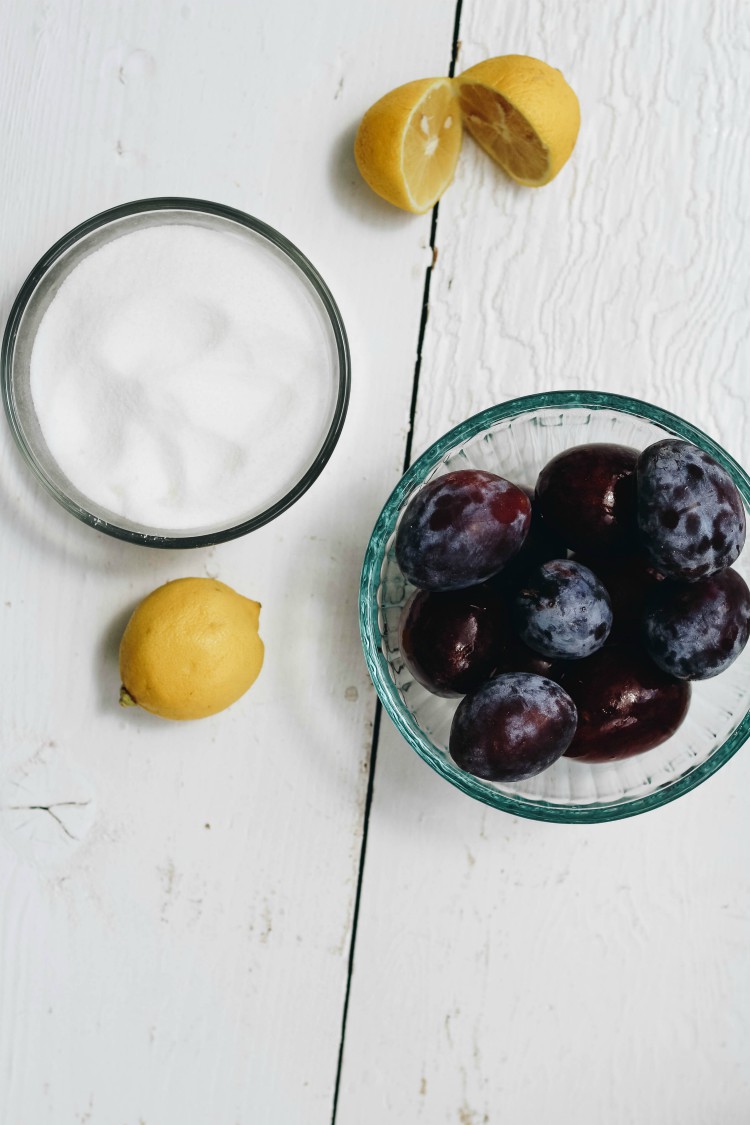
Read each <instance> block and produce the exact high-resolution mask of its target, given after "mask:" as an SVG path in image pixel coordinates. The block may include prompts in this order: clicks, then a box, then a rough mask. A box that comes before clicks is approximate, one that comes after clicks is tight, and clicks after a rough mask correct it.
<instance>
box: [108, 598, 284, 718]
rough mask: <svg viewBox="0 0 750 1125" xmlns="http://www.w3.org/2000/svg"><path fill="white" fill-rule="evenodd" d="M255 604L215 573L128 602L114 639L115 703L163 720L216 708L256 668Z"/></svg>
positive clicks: (249, 680) (243, 686)
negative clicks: (118, 684)
mask: <svg viewBox="0 0 750 1125" xmlns="http://www.w3.org/2000/svg"><path fill="white" fill-rule="evenodd" d="M259 616H260V605H259V603H258V602H253V601H251V600H250V599H249V598H245V597H243V596H242V595H241V594H238V593H237V592H236V591H235V590H233V589H232V588H231V587H230V586H226V585H225V584H224V583H223V582H218V581H217V580H216V579H215V578H178V579H176V580H175V581H173V582H167V583H166V585H164V586H160V587H159V588H158V589H157V590H154V591H153V593H151V594H149V595H148V597H146V598H144V599H143V601H142V602H141V603H140V605H138V606H137V607H136V609H135V610H134V611H133V614H132V616H131V618H130V620H129V621H128V623H127V625H126V627H125V632H124V633H123V636H122V641H121V642H120V677H121V679H122V690H121V692H120V703H121V704H122V705H123V706H132V705H134V704H138V705H139V706H140V707H143V708H145V710H146V711H151V712H153V714H155V715H161V716H163V718H165V719H203V718H205V717H206V716H207V715H215V714H216V713H217V711H223V710H224V708H225V707H229V706H230V704H232V703H234V702H235V701H236V700H238V699H239V698H240V696H241V695H244V693H245V692H246V691H247V689H248V688H249V687H250V686H251V684H253V683H254V682H255V680H256V679H257V677H258V674H259V672H260V670H261V667H262V665H263V642H262V640H261V639H260V637H259V636H258V619H259Z"/></svg>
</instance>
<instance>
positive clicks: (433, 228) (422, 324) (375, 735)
mask: <svg viewBox="0 0 750 1125" xmlns="http://www.w3.org/2000/svg"><path fill="white" fill-rule="evenodd" d="M462 7H463V0H456V12H455V16H454V19H453V40H452V42H451V61H450V66H449V67H448V75H449V77H450V78H452V77H453V75H454V74H455V70H456V56H457V55H458V49H459V38H458V36H459V31H460V26H461V8H462ZM439 210H440V204H439V203H436V204H435V206H434V208H433V211H432V223H431V225H430V250H431V251H432V259H431V261H430V264H429V265H428V266H427V269H426V270H425V277H424V291H423V293H422V314H421V316H420V320H419V333H418V335H417V358H416V361H415V364H414V382H413V384H412V391H411V403H410V404H409V429H408V433H407V435H406V445H405V447H404V465H403V469H402V472H404V473H405V472H406V470H407V469H408V468H409V465H410V464H411V449H412V441H413V439H414V420H415V417H416V413H417V398H418V395H419V375H420V372H421V370H422V346H423V344H424V335H425V329H426V327H427V316H428V310H429V302H430V282H431V281H432V271H433V269H434V268H435V262H436V260H437V241H436V239H437V224H438V213H439ZM382 714H383V706H382V704H381V702H380V700H379V699H378V700H377V701H376V703H375V717H374V720H373V724H372V745H371V748H370V764H369V769H368V774H367V793H366V795H365V808H364V814H363V822H362V844H361V846H360V850H359V867H358V870H357V886H356V890H355V893H354V910H353V912H352V934H351V939H350V941H349V960H348V966H347V974H346V990H345V993H344V1006H343V1009H342V1013H341V1036H340V1039H339V1053H338V1061H337V1064H336V1082H335V1085H334V1089H333V1109H332V1113H331V1125H336V1115H337V1113H338V1105H339V1090H340V1088H341V1072H342V1066H343V1061H344V1042H345V1040H346V1023H347V1017H348V1015H349V997H350V994H351V984H352V973H353V971H354V948H355V945H356V942H357V926H358V923H359V905H360V900H361V898H362V881H363V877H364V871H365V855H366V853H367V833H368V828H369V824H370V811H371V809H372V794H373V787H374V782H375V765H376V762H377V757H378V741H379V739H380V720H381V717H382Z"/></svg>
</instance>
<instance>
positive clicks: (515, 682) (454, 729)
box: [449, 672, 576, 781]
mask: <svg viewBox="0 0 750 1125" xmlns="http://www.w3.org/2000/svg"><path fill="white" fill-rule="evenodd" d="M575 729H576V709H575V705H574V703H573V701H572V699H571V698H570V696H569V695H568V694H567V693H566V692H565V691H563V689H562V688H561V687H560V685H559V684H556V683H554V682H553V681H552V680H548V679H546V678H545V677H544V676H534V675H529V674H527V673H524V672H511V673H508V674H507V675H503V676H496V677H495V678H494V679H492V680H489V681H488V682H487V683H486V684H484V685H483V686H482V687H480V688H479V689H478V690H477V691H475V692H473V693H472V694H471V695H467V696H465V697H464V698H463V699H462V700H461V702H460V703H459V705H458V710H457V711H456V714H455V715H454V717H453V725H452V726H451V733H450V741H449V749H450V754H451V757H452V758H453V760H454V762H456V764H457V765H459V766H460V767H461V769H463V770H466V771H467V772H468V773H472V774H474V775H475V777H481V778H484V780H485V781H522V780H523V779H524V778H526V777H533V776H534V774H537V773H541V771H542V770H545V769H547V767H548V766H551V765H552V763H553V762H555V761H557V759H558V758H559V757H560V756H561V755H562V754H564V753H565V751H566V750H567V748H568V746H569V745H570V743H571V740H572V738H573V735H574V734H575Z"/></svg>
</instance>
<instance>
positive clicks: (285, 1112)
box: [0, 0, 454, 1125]
mask: <svg viewBox="0 0 750 1125" xmlns="http://www.w3.org/2000/svg"><path fill="white" fill-rule="evenodd" d="M0 7H2V15H3V19H2V36H0V149H1V150H2V154H3V159H2V165H1V167H0V178H1V181H2V190H1V191H0V235H1V243H2V254H3V271H2V278H1V279H0V312H1V313H2V316H3V320H4V318H5V316H6V315H7V313H8V311H9V308H10V303H11V300H12V297H13V295H14V293H15V292H16V290H17V289H18V287H19V286H20V284H21V282H22V280H23V277H24V276H25V274H26V272H27V271H28V270H29V269H30V268H31V266H32V264H33V263H34V262H35V261H36V259H37V258H38V256H39V255H40V254H41V253H42V252H43V251H44V250H45V249H46V248H47V246H49V245H50V244H51V243H52V241H54V239H56V238H57V237H58V236H59V235H60V234H62V233H63V232H64V231H65V230H67V229H69V228H70V227H71V226H73V225H74V224H75V223H77V222H79V221H80V220H82V219H84V218H85V217H87V216H88V215H90V214H93V213H94V212H96V211H98V210H100V209H102V208H104V207H106V206H110V205H112V204H115V203H119V202H123V201H125V200H127V199H133V198H137V197H141V196H146V195H156V194H160V193H169V194H183V195H194V196H203V197H206V198H209V199H215V200H219V201H222V202H225V203H228V204H232V205H235V206H239V207H241V208H244V209H245V210H248V211H250V212H251V213H253V214H255V215H257V216H259V217H260V218H262V219H264V220H265V221H267V222H270V223H271V224H273V225H275V226H277V227H279V228H280V229H281V230H282V231H283V232H284V233H285V234H286V235H287V236H288V237H290V238H291V239H292V240H293V241H296V242H297V243H298V245H299V246H300V247H301V248H302V249H303V250H304V251H305V252H306V253H307V254H308V255H309V256H310V257H311V258H312V260H313V261H314V262H315V264H316V265H317V266H318V268H319V269H320V271H321V272H322V274H323V276H324V277H325V278H326V280H327V281H328V282H329V284H330V286H331V288H332V289H333V291H334V293H335V294H336V296H337V297H338V299H339V302H340V305H341V308H342V312H343V315H344V319H345V321H346V324H347V326H348V328H349V332H350V338H351V345H352V357H353V377H354V385H353V393H352V402H351V408H350V414H349V419H348V422H347V426H346V429H345V432H344V436H343V438H342V440H341V442H340V445H339V447H338V449H337V450H336V453H335V455H334V457H333V459H332V461H331V463H330V465H329V466H328V468H327V470H326V472H325V473H324V475H323V477H322V478H321V479H320V480H319V481H318V482H317V483H316V485H315V486H314V487H313V488H312V490H311V491H310V492H309V493H308V494H307V495H306V496H305V497H304V498H303V499H302V500H301V501H300V502H299V503H298V504H297V505H296V506H295V507H294V508H293V509H291V510H290V511H289V512H287V513H286V514H285V515H284V516H282V517H281V518H280V519H278V520H277V521H276V522H275V523H273V524H272V525H270V526H269V527H267V528H265V529H263V530H261V531H259V532H257V533H255V534H253V535H252V536H250V537H248V538H247V539H245V540H242V541H239V542H236V543H233V544H228V545H224V546H222V547H220V548H217V549H216V550H213V551H212V550H207V551H200V552H192V553H191V552H183V553H178V552H167V553H160V552H147V551H143V550H139V549H137V548H134V547H130V546H128V545H125V544H121V543H118V542H116V541H115V540H111V539H107V538H105V537H102V536H99V535H97V534H95V533H94V532H92V531H91V530H90V529H89V528H86V527H84V526H83V525H80V524H78V523H77V522H76V521H75V520H73V519H72V518H71V517H69V516H68V515H66V514H65V513H64V512H63V511H62V509H60V508H58V506H57V505H56V504H55V503H54V501H53V500H51V499H50V498H48V497H47V496H46V494H45V493H44V492H43V491H42V490H41V489H40V488H39V487H38V486H37V485H36V483H35V481H34V480H33V479H32V477H31V475H30V473H29V472H28V471H27V470H26V469H25V467H24V466H23V464H22V463H21V461H20V458H19V456H18V454H17V453H16V450H15V448H14V447H13V446H12V442H11V439H10V436H9V433H8V432H7V428H6V427H5V426H4V425H3V426H2V427H1V428H0V518H1V519H2V525H3V533H2V536H0V574H2V591H1V592H0V614H1V615H2V646H1V647H0V681H1V682H2V685H3V695H2V707H1V709H0V728H1V739H0V741H1V743H2V751H1V753H0V801H2V804H3V809H2V811H1V812H0V1122H2V1123H3V1125H47V1123H49V1125H77V1123H78V1122H81V1123H82V1122H90V1123H92V1125H206V1123H208V1122H211V1123H215V1125H237V1123H241V1125H256V1123H257V1125H261V1123H262V1125H323V1123H327V1122H328V1121H330V1115H331V1105H332V1099H333V1086H334V1079H335V1074H336V1065H337V1055H338V1046H339V1033H340V1025H341V1014H342V1006H343V998H344V988H345V981H346V971H347V958H348V948H349V939H350V931H351V916H352V907H353V898H354V890H355V883H356V873H357V865H358V859H359V846H360V837H361V827H362V808H363V802H364V795H365V788H366V766H367V760H368V755H369V750H370V740H371V721H372V714H373V693H372V690H371V688H370V686H369V681H368V680H367V677H366V673H365V670H364V665H363V662H362V659H361V654H360V651H359V638H358V629H357V620H356V594H357V583H358V575H359V567H360V563H361V556H362V552H363V546H364V543H365V541H366V538H367V535H368V533H369V529H370V527H371V525H372V523H373V521H374V519H375V516H376V514H377V511H378V509H379V506H380V504H381V502H382V498H383V496H384V495H385V493H386V492H387V491H388V490H389V488H390V486H391V484H392V482H393V480H394V479H395V478H396V477H397V475H398V473H399V471H400V467H401V463H402V458H403V447H404V439H405V423H406V418H407V417H408V409H409V401H410V396H411V378H412V371H413V360H414V351H415V344H416V338H417V327H418V324H419V317H420V309H421V299H422V288H423V281H424V268H425V263H426V260H427V259H428V257H429V253H428V251H426V249H425V246H426V244H427V242H428V239H429V224H430V219H429V216H426V217H424V218H421V219H413V218H409V217H406V216H404V215H401V214H398V213H395V212H393V211H391V210H389V209H388V208H387V207H386V206H385V205H383V204H381V203H380V202H379V201H378V200H376V199H375V198H374V197H372V196H371V194H370V193H369V191H368V190H367V189H366V188H365V186H364V185H363V184H362V183H361V181H360V180H359V178H358V175H357V173H356V169H355V167H354V162H353V158H352V155H351V148H352V139H353V130H354V126H355V124H356V121H357V120H358V118H359V117H360V116H361V114H362V112H363V111H364V109H365V108H366V106H367V105H368V104H369V103H370V102H371V101H372V100H374V99H375V98H376V97H377V96H379V95H380V93H381V92H382V90H383V89H384V88H387V87H389V86H393V85H396V84H398V83H399V82H402V81H406V80H408V79H410V78H411V77H413V75H414V72H415V70H416V72H417V73H420V72H423V73H436V72H437V73H440V72H441V71H443V70H444V68H445V65H446V61H447V58H448V55H449V51H450V39H451V33H452V27H453V8H454V5H453V0H439V2H435V0H415V2H413V3H410V4H409V5H407V6H404V5H403V4H401V3H397V2H396V0H383V2H381V3H378V4H377V5H367V6H364V5H351V4H347V3H345V2H344V0H320V2H319V3H316V4H314V5H309V4H303V3H301V2H299V0H298V2H294V0H280V2H278V3H275V4H270V5H269V4H260V3H250V4H239V3H234V2H232V0H214V2H212V3H208V2H207V0H188V2H177V0H163V2H162V0H160V2H159V3H152V2H149V0H122V2H111V3H101V2H100V0H50V2H42V0H4V2H3V4H2V5H0ZM188 574H198V575H201V574H209V575H215V576H218V577H220V578H222V579H223V580H224V581H226V582H229V583H230V584H231V585H233V586H235V587H236V588H237V589H239V590H240V591H242V592H243V593H246V594H248V595H249V596H251V597H254V598H257V599H259V600H260V601H261V602H262V603H263V610H262V615H261V631H262V635H263V637H264V639H265V642H266V646H267V661H266V666H265V668H264V671H263V673H262V675H261V678H260V680H259V681H258V683H257V685H256V686H255V687H254V688H253V690H252V692H251V693H250V694H249V695H248V696H247V697H246V698H245V699H244V700H243V701H242V702H241V703H239V704H238V705H236V706H235V707H234V708H232V709H231V710H230V711H228V712H226V713H225V714H223V715H222V716H220V717H217V718H216V719H213V720H206V721H204V722H200V723H196V724H188V725H184V726H183V725H179V726H177V725H172V724H170V723H162V722H159V721H157V720H156V719H153V718H152V717H150V716H148V715H145V714H140V713H137V712H134V711H128V712H123V711H121V710H120V709H118V707H117V703H116V699H117V691H118V677H117V663H116V650H117V643H118V640H119V635H120V633H121V631H122V628H123V625H124V623H125V620H126V619H127V616H128V614H129V613H130V611H131V609H132V607H133V606H134V604H135V603H136V601H137V600H138V599H139V598H140V597H141V596H143V595H144V594H145V593H147V592H148V591H149V590H150V589H151V588H153V587H154V586H156V585H157V584H159V583H161V582H162V581H164V580H166V579H168V578H174V577H177V576H180V575H188ZM19 783H21V792H19ZM59 802H64V810H65V811H64V812H63V806H62V805H59ZM67 802H75V803H74V804H68V803H67ZM22 805H25V806H27V807H28V808H27V811H28V818H26V819H24V813H23V812H22V811H19V809H18V808H14V807H13V806H22ZM32 806H40V807H39V808H32ZM41 806H47V807H48V808H49V810H51V811H56V812H57V813H58V815H59V816H60V819H61V820H63V817H65V819H64V821H63V824H59V823H57V821H55V819H54V817H52V815H51V811H45V809H44V808H42V807H41ZM74 810H80V811H78V812H76V811H74ZM91 814H93V815H91ZM66 830H67V831H66ZM56 832H57V834H58V837H59V838H58V837H56V836H55V833H56ZM68 833H69V835H68ZM72 836H74V837H76V839H75V840H73V839H71V837H72ZM56 840H57V843H56V842H55V841H56Z"/></svg>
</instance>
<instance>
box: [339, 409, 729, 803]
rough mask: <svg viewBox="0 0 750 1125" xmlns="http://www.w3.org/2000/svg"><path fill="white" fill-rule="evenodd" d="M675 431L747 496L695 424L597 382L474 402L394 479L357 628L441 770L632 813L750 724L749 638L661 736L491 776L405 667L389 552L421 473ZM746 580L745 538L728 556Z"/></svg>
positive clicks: (532, 471) (493, 465)
mask: <svg viewBox="0 0 750 1125" xmlns="http://www.w3.org/2000/svg"><path fill="white" fill-rule="evenodd" d="M674 435H676V436H678V437H681V438H685V439H686V440H687V441H691V442H693V443H694V444H696V445H698V446H700V447H701V448H702V449H705V450H706V451H707V452H708V453H710V454H711V455H712V456H713V457H715V458H716V460H717V461H718V462H719V463H720V464H721V465H723V466H724V468H725V469H726V470H727V471H728V472H729V473H730V475H731V477H732V479H733V480H734V482H735V484H736V485H737V487H738V489H739V491H740V493H741V495H742V499H743V502H744V504H745V508H746V509H747V508H748V507H750V478H748V475H747V474H746V473H745V472H744V470H743V469H742V468H740V466H739V465H738V464H737V463H736V462H735V461H734V460H733V459H732V458H731V457H730V456H729V455H728V454H727V453H725V451H724V450H723V449H722V448H721V447H720V446H719V445H717V444H716V442H715V441H712V439H711V438H709V437H707V436H706V434H704V433H703V432H702V431H701V430H699V429H697V428H696V427H695V426H691V425H690V424H689V423H688V422H684V421H683V420H682V419H681V418H678V417H677V416H676V415H674V414H670V413H669V412H668V411H666V410H660V409H659V408H658V407H656V406H651V405H649V404H648V403H645V402H639V401H638V400H637V399H631V398H625V397H623V396H620V395H610V394H601V393H598V392H595V391H556V392H551V393H549V394H539V395H529V396H528V397H525V398H518V399H514V400H513V401H511V402H506V403H503V404H501V405H500V406H495V407H492V408H491V409H490V410H486V411H484V412H483V413H482V414H477V415H476V416H475V417H473V418H469V419H468V421H466V422H463V423H462V424H461V425H460V426H457V427H456V428H455V429H453V430H451V431H450V432H449V433H447V434H446V435H445V436H444V437H442V438H440V440H439V441H437V442H435V444H434V445H432V446H431V447H430V448H429V449H428V450H427V451H426V452H425V453H424V454H423V455H422V456H421V457H420V458H419V460H418V461H416V462H415V463H414V465H412V467H411V468H410V469H409V471H408V472H407V473H406V474H405V475H404V477H403V478H402V479H401V481H400V482H399V484H398V486H397V487H396V488H395V490H394V492H393V494H392V495H391V497H390V499H389V500H388V503H387V504H386V506H385V508H384V509H383V511H382V512H381V514H380V517H379V519H378V521H377V523H376V524H375V528H374V530H373V533H372V537H371V539H370V543H369V545H368V548H367V553H366V555H365V561H364V567H363V571H362V582H361V586H360V603H359V608H360V628H361V632H362V641H363V645H364V651H365V657H366V660H367V665H368V668H369V671H370V675H371V677H372V680H373V683H374V685H375V688H376V690H377V692H378V695H379V696H380V699H381V700H382V703H383V706H384V707H385V709H386V711H387V712H388V714H389V715H390V717H391V719H392V720H393V722H394V723H395V725H396V727H397V728H398V730H399V731H400V732H401V734H402V735H403V736H404V738H405V739H406V741H407V742H408V743H409V745H410V746H411V747H412V748H413V749H414V750H416V752H417V753H418V754H419V755H420V757H422V758H424V760H425V761H426V762H427V763H428V764H429V765H430V766H432V768H433V769H434V770H436V771H437V773H439V774H440V775H441V777H444V778H445V779H446V780H447V781H450V782H451V784H452V785H455V786H456V787H457V788H458V789H461V790H462V791H463V792H464V793H467V794H468V795H469V796H470V797H474V798H476V799H477V800H479V801H483V802H484V803H485V804H487V805H492V807H493V808H496V809H504V810H505V811H506V812H510V813H514V814H516V815H518V816H525V817H530V818H532V819H535V820H548V821H558V822H577V823H591V822H598V821H606V820H616V819H619V818H620V817H626V816H633V815H635V814H636V813H641V812H645V811H646V810H647V809H653V808H657V807H658V806H659V805H663V804H666V802H667V801H673V800H674V799H675V798H676V797H679V796H681V794H683V793H687V792H688V791H689V790H690V789H694V788H695V786H696V785H700V783H701V782H702V781H704V780H705V779H706V778H707V777H710V775H711V774H712V773H715V771H716V770H718V769H719V768H720V767H721V766H722V765H724V763H725V762H726V761H727V760H728V759H729V758H731V756H732V754H734V753H735V752H736V751H737V750H738V749H739V748H740V746H742V744H743V743H744V742H745V741H746V739H747V737H748V734H750V674H749V672H750V645H749V646H748V648H747V649H746V650H745V652H744V653H743V655H742V656H741V657H740V658H739V660H737V661H736V662H735V663H734V664H733V665H732V667H731V668H729V669H728V670H727V671H726V672H724V673H723V674H722V675H720V676H717V677H716V678H714V679H712V680H705V681H703V682H700V683H694V684H693V694H692V700H691V704H690V710H689V712H688V716H687V718H686V720H685V722H684V723H683V725H682V726H681V727H680V729H679V730H678V731H677V732H676V733H675V734H674V735H673V736H672V738H671V739H669V741H668V742H665V743H664V744H663V745H662V746H659V747H656V749H654V750H650V751H648V752H646V753H644V754H639V755H637V756H635V757H633V758H628V759H625V760H623V761H619V762H611V763H586V762H578V761H575V760H573V759H569V758H561V759H560V760H559V761H558V762H556V763H555V765H554V766H552V767H551V768H550V769H548V770H545V771H544V772H543V773H541V774H538V775H537V776H536V777H532V778H529V779H527V780H526V781H518V782H513V783H503V784H501V783H493V782H488V781H482V780H480V779H479V778H477V777H473V776H472V775H471V774H468V773H465V772H464V771H463V770H461V769H459V768H458V766H456V765H455V764H454V762H453V761H452V759H451V758H450V756H449V754H448V736H449V733H450V726H451V720H452V718H453V714H454V712H455V710H456V707H457V705H458V702H459V701H458V700H457V699H444V698H441V697H439V696H436V695H431V694H430V693H429V692H428V691H426V690H425V689H424V688H423V687H421V686H420V685H419V684H418V683H416V682H415V681H414V680H413V679H412V677H411V675H410V673H409V672H408V670H407V669H406V667H405V665H404V663H403V660H402V659H401V654H400V652H399V646H398V620H399V616H400V613H401V608H402V606H403V604H404V602H405V601H406V599H407V598H408V596H409V594H410V593H411V590H412V587H410V586H409V585H408V584H407V583H406V581H405V580H404V577H403V575H402V574H401V571H400V570H399V568H398V565H397V563H396V561H395V558H394V552H393V543H394V538H395V531H396V527H397V524H398V521H399V517H400V515H401V513H402V512H403V510H404V508H405V506H406V505H407V504H408V502H409V500H410V499H411V497H412V496H413V494H414V493H415V492H416V491H417V490H418V489H419V488H420V487H421V486H422V485H423V484H424V483H425V482H426V481H428V480H431V479H432V478H433V477H437V476H440V475H442V474H443V473H446V472H450V471H453V470H455V469H461V468H477V469H485V470H487V471H490V472H494V473H498V474H500V475H501V476H504V477H508V478H509V479H511V480H513V481H515V482H517V483H518V484H523V485H528V486H533V485H534V483H535V481H536V477H537V475H538V473H539V471H540V469H541V468H542V467H543V466H544V465H545V464H546V462H547V461H549V460H550V458H551V457H554V456H555V455H556V454H557V453H560V452H561V451H562V450H564V449H568V448H570V447H571V446H574V445H580V444H582V443H583V442H592V441H611V442H619V443H621V444H623V445H630V446H633V447H635V448H637V449H643V448H644V447H645V446H647V445H651V444H652V443H653V442H655V441H659V440H660V439H661V438H663V437H665V436H674ZM736 569H737V570H738V571H740V573H741V574H742V575H743V577H744V578H745V580H746V581H750V550H746V551H745V552H744V553H743V555H742V556H741V557H740V559H739V560H738V562H737V564H736Z"/></svg>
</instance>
